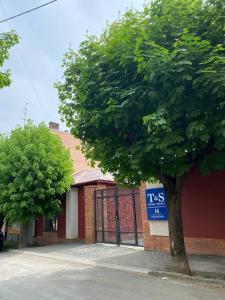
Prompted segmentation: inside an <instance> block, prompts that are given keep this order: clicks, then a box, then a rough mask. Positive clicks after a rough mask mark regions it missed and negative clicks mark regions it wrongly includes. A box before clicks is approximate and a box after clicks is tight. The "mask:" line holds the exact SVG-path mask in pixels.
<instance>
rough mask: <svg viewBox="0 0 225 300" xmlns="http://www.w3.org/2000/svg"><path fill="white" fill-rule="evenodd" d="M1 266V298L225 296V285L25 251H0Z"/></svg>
mask: <svg viewBox="0 0 225 300" xmlns="http://www.w3.org/2000/svg"><path fill="white" fill-rule="evenodd" d="M0 270H1V272H0V299H1V300H15V299H17V300H40V299H41V300H47V299H48V300H53V299H54V300H59V299H60V300H64V299H65V300H68V299H77V300H89V299H90V300H103V299H104V300H105V299H107V300H115V299H116V300H128V299H129V300H136V299H138V300H144V299H146V300H147V299H148V300H164V299H165V300H176V299H182V300H185V299H187V300H200V299H204V300H225V291H224V290H223V289H209V288H207V287H205V286H204V285H202V284H197V283H196V284H193V283H189V282H186V281H184V280H182V281H181V280H172V279H168V278H158V277H154V276H149V275H138V274H134V273H129V272H124V271H119V270H112V269H107V268H99V267H93V266H88V265H84V264H78V263H73V262H70V261H66V260H65V261H64V260H58V259H55V258H54V257H53V258H46V257H43V256H36V255H34V254H32V255H31V254H29V253H28V252H26V251H24V252H23V253H21V252H20V253H19V252H17V253H16V252H4V253H0Z"/></svg>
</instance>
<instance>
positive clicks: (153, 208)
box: [145, 188, 168, 221]
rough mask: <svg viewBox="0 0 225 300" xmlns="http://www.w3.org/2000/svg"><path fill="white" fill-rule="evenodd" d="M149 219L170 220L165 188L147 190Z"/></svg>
mask: <svg viewBox="0 0 225 300" xmlns="http://www.w3.org/2000/svg"><path fill="white" fill-rule="evenodd" d="M145 195H146V205H147V213H148V220H152V221H153V220H154V221H157V220H160V221H162V220H163V221H165V220H168V213H167V206H166V192H165V190H164V188H155V189H147V190H145Z"/></svg>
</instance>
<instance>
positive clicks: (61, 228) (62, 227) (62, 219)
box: [57, 194, 66, 239]
mask: <svg viewBox="0 0 225 300" xmlns="http://www.w3.org/2000/svg"><path fill="white" fill-rule="evenodd" d="M61 205H62V214H60V215H59V217H58V231H57V236H58V238H61V239H65V238H66V194H65V195H64V196H63V197H62V199H61Z"/></svg>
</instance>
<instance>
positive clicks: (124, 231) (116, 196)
mask: <svg viewBox="0 0 225 300" xmlns="http://www.w3.org/2000/svg"><path fill="white" fill-rule="evenodd" d="M94 200H95V217H96V219H95V220H96V240H97V242H100V243H112V244H117V245H120V244H123V245H133V246H143V244H144V240H143V230H142V219H141V203H140V193H139V190H126V189H118V188H109V189H101V190H96V191H95V199H94Z"/></svg>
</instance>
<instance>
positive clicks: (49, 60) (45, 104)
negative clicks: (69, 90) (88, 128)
mask: <svg viewBox="0 0 225 300" xmlns="http://www.w3.org/2000/svg"><path fill="white" fill-rule="evenodd" d="M45 2H48V0H0V19H1V20H2V19H4V18H6V17H9V16H13V15H15V14H17V13H20V12H22V11H25V10H28V9H30V8H33V7H35V6H38V5H41V4H43V3H45ZM144 2H145V1H144V0H58V1H57V2H55V3H53V4H51V5H49V6H46V7H44V8H41V9H39V10H37V11H34V12H31V13H30V14H26V15H24V16H21V17H19V18H16V19H14V20H11V21H9V22H5V23H2V24H0V32H5V31H9V28H11V29H15V30H16V31H17V33H18V35H19V36H20V38H21V40H20V44H19V45H18V46H15V47H14V48H13V49H12V51H11V56H10V60H9V61H8V62H7V63H6V64H5V65H4V68H10V70H11V73H12V80H13V83H12V84H11V86H10V87H9V88H4V89H3V90H1V91H0V105H1V106H0V132H9V131H10V130H11V129H12V128H14V127H15V126H16V125H17V124H22V123H23V117H24V116H23V114H24V108H25V103H26V102H29V104H28V106H27V116H28V118H31V119H32V120H33V121H34V122H35V123H39V122H41V121H44V122H45V123H46V124H48V122H49V121H56V122H59V123H60V116H59V114H58V98H57V93H56V90H55V89H54V87H53V84H54V82H55V81H57V80H59V79H60V78H61V76H62V69H61V62H62V58H63V55H64V53H65V52H66V50H67V49H68V47H69V45H71V47H72V48H73V49H78V47H79V44H80V42H81V41H82V40H83V39H84V36H85V34H86V32H87V30H88V31H89V32H90V33H93V34H97V35H99V34H100V33H101V32H102V30H103V29H104V27H105V24H106V22H107V21H113V20H115V19H116V18H117V16H118V12H119V11H120V12H124V11H125V10H126V8H127V7H131V6H133V7H135V8H138V9H141V8H142V7H143V3H144ZM60 126H61V129H65V125H63V124H60Z"/></svg>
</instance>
